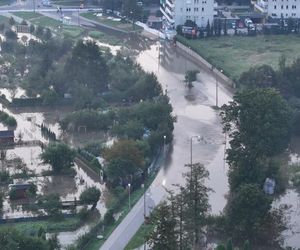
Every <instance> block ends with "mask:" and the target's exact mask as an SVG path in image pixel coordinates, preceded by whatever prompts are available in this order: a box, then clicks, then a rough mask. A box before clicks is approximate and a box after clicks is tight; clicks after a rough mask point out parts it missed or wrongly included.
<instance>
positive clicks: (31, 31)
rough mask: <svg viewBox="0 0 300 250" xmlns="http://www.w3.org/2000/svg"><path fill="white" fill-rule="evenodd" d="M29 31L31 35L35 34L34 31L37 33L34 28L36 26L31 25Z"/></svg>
mask: <svg viewBox="0 0 300 250" xmlns="http://www.w3.org/2000/svg"><path fill="white" fill-rule="evenodd" d="M29 30H30V33H31V34H33V33H34V31H35V27H34V25H33V24H30V26H29Z"/></svg>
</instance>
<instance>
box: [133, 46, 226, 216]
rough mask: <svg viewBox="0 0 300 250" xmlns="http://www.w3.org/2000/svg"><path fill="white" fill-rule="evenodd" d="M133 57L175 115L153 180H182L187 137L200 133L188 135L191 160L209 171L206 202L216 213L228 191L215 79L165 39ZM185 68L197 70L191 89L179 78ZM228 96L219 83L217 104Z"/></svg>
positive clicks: (167, 184)
mask: <svg viewBox="0 0 300 250" xmlns="http://www.w3.org/2000/svg"><path fill="white" fill-rule="evenodd" d="M158 46H159V47H160V49H159V47H158ZM159 52H160V53H159ZM137 61H138V62H139V63H140V64H141V65H142V67H143V68H144V69H145V70H146V71H149V72H155V73H156V75H157V77H158V80H159V82H161V84H162V87H163V89H164V90H165V91H167V93H168V96H169V97H170V102H171V104H172V106H173V109H174V114H175V115H176V117H177V122H176V123H175V129H174V141H173V145H171V147H172V149H171V150H172V152H171V153H170V156H169V157H168V158H167V159H166V162H165V164H164V168H163V171H160V173H159V175H158V177H157V178H156V180H155V182H156V183H164V185H165V187H167V188H172V185H173V184H183V183H182V182H183V178H182V173H184V172H186V170H185V167H184V165H185V164H187V163H190V154H191V152H190V146H189V145H190V141H191V139H192V137H194V136H200V138H201V140H199V141H198V140H197V139H196V138H195V140H193V139H192V140H193V141H192V150H193V152H192V154H193V159H192V160H193V162H200V163H202V164H204V165H205V166H206V168H207V169H208V171H209V173H210V177H209V181H208V186H210V187H211V188H212V189H213V190H214V193H212V194H211V195H210V205H211V209H212V213H213V214H218V213H219V212H220V211H222V209H223V208H224V206H225V204H226V199H225V197H224V196H225V195H226V193H227V192H228V183H227V175H226V172H227V165H226V164H225V163H224V147H225V145H224V142H225V139H224V135H223V134H222V127H221V125H220V118H219V115H218V111H216V110H215V109H214V108H213V105H214V104H215V81H216V79H215V78H214V77H212V76H211V75H210V74H209V73H208V72H206V71H205V70H204V69H202V68H200V66H199V65H196V64H194V63H193V62H192V61H191V60H189V58H186V57H185V55H183V54H181V53H180V51H177V50H176V48H174V47H173V46H172V45H171V44H170V43H168V42H163V43H162V44H161V45H159V44H156V45H153V46H151V49H150V50H146V51H144V52H142V53H141V54H140V55H139V57H138V59H137ZM186 70H199V71H200V75H199V77H198V81H197V82H195V83H194V87H193V88H192V89H189V88H186V87H185V83H184V82H183V80H184V74H185V72H186ZM229 100H231V93H230V92H229V91H228V90H227V89H226V88H225V87H224V86H220V89H219V105H222V104H224V103H227V102H228V101H229Z"/></svg>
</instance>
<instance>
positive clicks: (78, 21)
mask: <svg viewBox="0 0 300 250" xmlns="http://www.w3.org/2000/svg"><path fill="white" fill-rule="evenodd" d="M77 18H78V26H80V19H79V9H78V15H77Z"/></svg>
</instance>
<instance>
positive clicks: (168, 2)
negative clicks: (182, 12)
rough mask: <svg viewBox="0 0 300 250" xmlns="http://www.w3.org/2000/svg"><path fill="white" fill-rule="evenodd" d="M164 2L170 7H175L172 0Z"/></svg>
mask: <svg viewBox="0 0 300 250" xmlns="http://www.w3.org/2000/svg"><path fill="white" fill-rule="evenodd" d="M166 4H167V5H168V6H169V7H170V8H172V9H173V8H175V4H174V1H172V0H166Z"/></svg>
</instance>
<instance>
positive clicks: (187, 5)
mask: <svg viewBox="0 0 300 250" xmlns="http://www.w3.org/2000/svg"><path fill="white" fill-rule="evenodd" d="M298 1H300V0H298ZM160 10H161V12H162V13H163V15H164V17H165V20H166V21H167V24H168V25H169V27H172V28H176V27H177V26H178V25H183V24H184V23H185V21H186V20H191V21H194V22H195V23H196V24H197V25H198V27H206V25H207V22H208V21H209V22H210V24H212V22H213V18H214V0H160Z"/></svg>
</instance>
